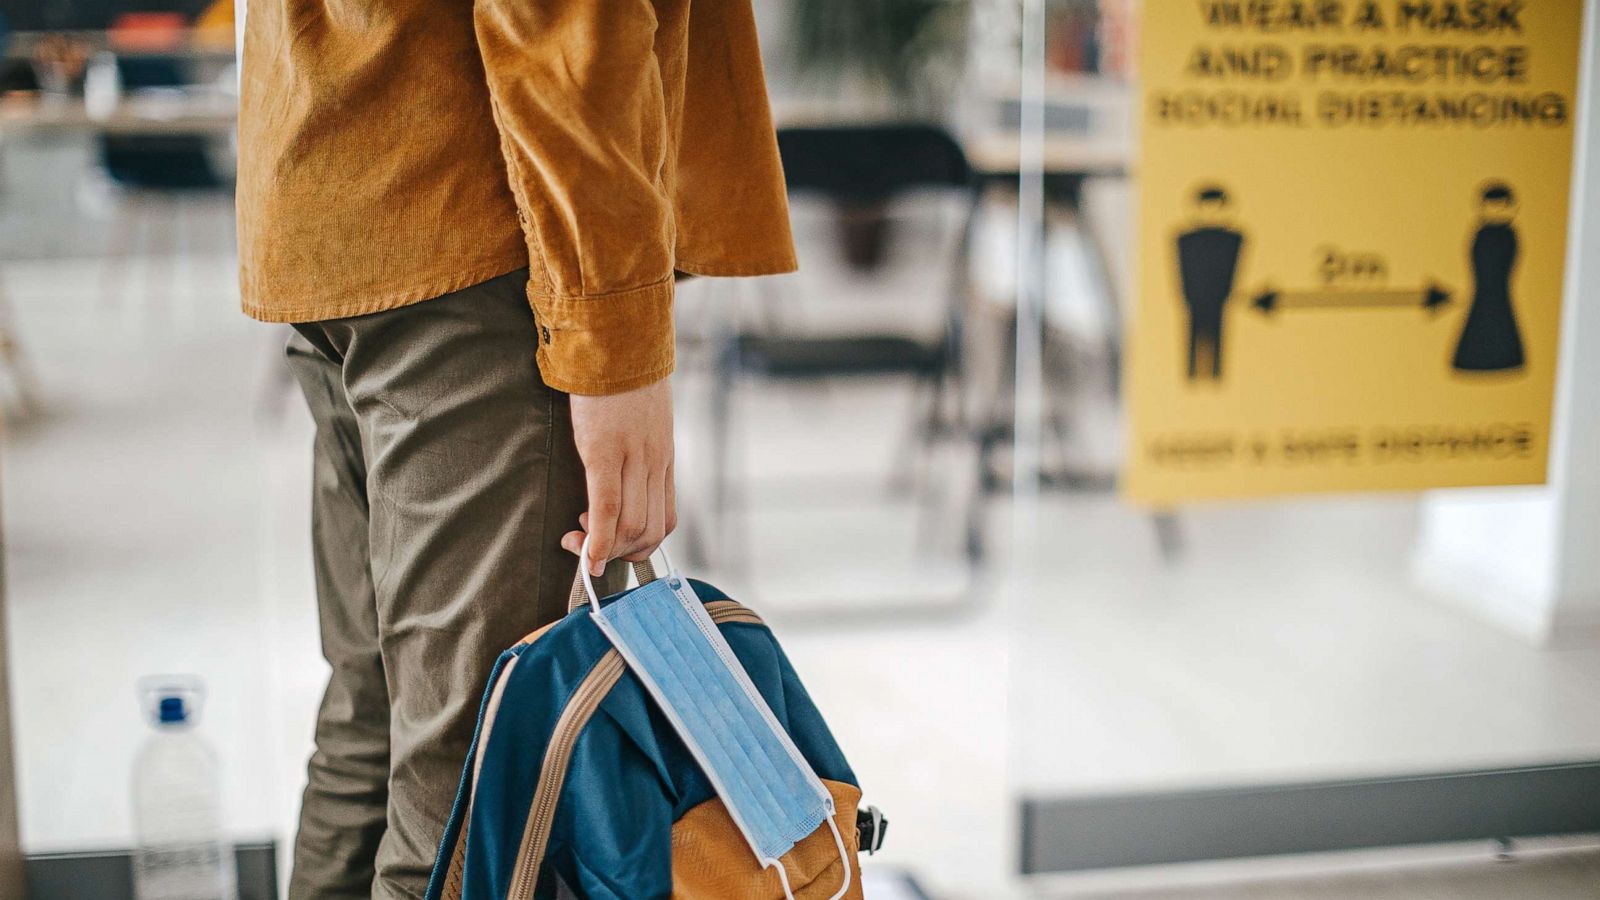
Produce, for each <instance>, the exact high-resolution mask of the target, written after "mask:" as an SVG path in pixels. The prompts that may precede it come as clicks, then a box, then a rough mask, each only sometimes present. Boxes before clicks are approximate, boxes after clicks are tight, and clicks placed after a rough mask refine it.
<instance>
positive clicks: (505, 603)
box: [323, 273, 625, 900]
mask: <svg viewBox="0 0 1600 900" xmlns="http://www.w3.org/2000/svg"><path fill="white" fill-rule="evenodd" d="M525 280H526V273H513V274H511V275H508V276H503V277H501V278H497V279H494V280H492V281H489V282H485V283H484V284H480V285H477V286H474V287H471V288H467V289H466V290H462V291H458V292H456V293H454V294H449V295H446V296H444V297H440V298H436V299H433V300H429V301H426V302H423V303H419V304H416V305H414V306H409V307H404V308H402V309H398V310H393V311H390V312H385V313H378V314H375V315H370V316H361V317H357V318H353V319H342V320H338V321H336V322H331V323H324V326H323V327H324V329H325V331H327V333H328V334H329V336H330V337H331V338H332V339H333V341H334V342H335V343H336V344H338V345H339V347H340V349H341V352H342V354H343V358H344V363H343V375H344V384H345V388H346V390H347V392H348V394H349V398H350V402H351V404H352V407H353V408H354V410H355V415H356V418H357V419H358V421H359V422H360V428H361V437H362V442H363V452H364V456H365V458H366V460H367V463H368V473H367V489H368V501H369V506H370V510H371V523H370V552H371V560H372V574H373V581H374V585H375V591H376V600H377V616H378V634H379V644H380V647H381V652H382V658H383V669H384V673H385V676H386V683H387V686H388V695H389V703H390V716H391V717H390V727H389V748H390V769H389V807H388V818H387V825H388V827H387V830H386V831H385V832H384V835H383V839H382V842H381V844H380V846H379V848H378V854H377V883H376V884H375V885H374V889H373V897H375V898H383V900H391V898H420V897H421V896H422V894H423V891H424V889H425V888H426V885H427V879H428V873H429V870H430V868H431V866H432V863H433V858H434V855H435V853H436V851H437V848H438V843H439V839H440V837H441V836H442V834H443V830H444V823H445V819H446V818H447V816H448V814H449V811H450V805H451V802H452V800H453V799H454V793H455V786H456V782H457V779H458V777H459V775H460V771H461V766H462V762H463V760H464V757H465V755H466V752H467V747H468V744H469V742H470V740H471V736H472V735H471V732H472V727H473V724H474V721H475V718H476V714H477V708H478V701H479V698H480V697H481V695H482V691H483V689H484V684H485V682H486V680H487V678H488V674H489V670H490V668H491V667H492V666H493V664H494V660H495V658H496V657H497V656H498V655H499V653H500V651H501V650H503V649H505V648H506V647H508V646H510V645H511V644H513V643H515V642H516V641H517V640H519V639H520V638H522V637H523V636H524V635H526V634H527V633H528V632H530V631H533V630H534V629H535V628H538V627H539V626H541V625H543V624H545V623H548V622H550V621H553V620H554V619H556V618H558V617H559V616H561V615H563V614H564V613H565V612H566V605H565V600H566V597H567V594H568V591H569V589H570V586H571V584H572V577H573V574H574V572H575V571H576V560H574V559H573V557H572V556H571V555H570V554H568V553H566V552H565V551H564V550H562V549H561V547H560V543H559V542H560V539H561V535H562V534H563V533H565V532H566V531H568V530H570V529H572V528H574V527H576V523H577V517H578V513H579V512H581V511H582V510H583V509H584V507H585V505H586V504H585V498H586V492H585V483H584V477H583V468H582V464H581V462H580V460H579V458H578V453H577V449H576V447H575V445H574V443H573V436H572V424H571V414H570V407H569V405H568V398H567V396H566V395H565V394H562V393H560V392H558V391H554V390H552V389H550V388H549V387H547V386H546V385H545V384H544V382H543V381H542V380H541V379H540V377H539V372H538V369H537V367H536V365H535V362H534V353H535V350H536V348H537V343H536V342H537V337H536V333H535V326H534V321H533V316H532V312H531V311H530V309H529V307H528V302H527V299H526V296H525V294H524V287H523V286H524V284H525ZM611 568H612V570H613V571H608V573H607V574H608V576H609V578H608V586H614V585H615V584H617V579H618V578H619V577H625V576H624V575H623V574H622V570H623V569H625V566H622V565H614V566H612V567H611Z"/></svg>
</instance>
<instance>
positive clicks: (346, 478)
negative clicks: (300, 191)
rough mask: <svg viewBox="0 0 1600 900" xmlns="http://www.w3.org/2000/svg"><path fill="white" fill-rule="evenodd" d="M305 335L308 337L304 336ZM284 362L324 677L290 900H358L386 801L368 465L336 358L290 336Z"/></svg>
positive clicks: (385, 698) (368, 888)
mask: <svg viewBox="0 0 1600 900" xmlns="http://www.w3.org/2000/svg"><path fill="white" fill-rule="evenodd" d="M308 331H309V333H310V334H311V336H312V337H314V338H315V337H317V336H318V335H317V334H316V332H315V329H314V326H313V327H312V328H310V329H308ZM318 343H323V342H321V341H318ZM287 357H288V363H289V368H290V370H291V371H293V373H294V375H295V377H296V379H297V380H298V381H299V382H300V387H301V390H302V391H303V392H304V394H305V398H306V405H307V406H308V407H309V408H310V410H311V416H312V419H313V420H314V421H315V423H316V427H317V433H316V440H315V444H314V453H313V470H312V484H313V488H312V500H311V509H312V519H311V534H312V555H313V562H314V565H315V570H316V584H317V607H318V618H319V624H320V627H321V633H322V654H323V656H324V657H325V658H326V659H327V660H328V664H329V665H330V666H331V667H332V670H333V671H332V674H331V675H330V676H329V679H328V686H327V689H326V690H325V692H324V693H323V697H322V706H321V710H320V712H319V713H318V715H317V731H316V750H315V752H313V754H312V756H311V761H310V764H309V766H308V767H307V781H306V790H305V795H304V797H303V800H302V803H301V807H300V827H299V831H298V833H297V835H296V838H295V845H294V867H293V872H292V874H291V875H290V878H289V898H290V900H357V898H362V900H365V898H369V897H371V896H372V882H373V877H374V868H373V859H374V857H375V855H376V854H377V851H378V842H379V840H380V839H381V838H382V837H383V832H384V827H385V824H384V823H385V816H386V810H387V808H388V793H389V791H388V783H389V692H388V687H387V686H386V684H385V682H384V672H383V662H382V658H381V655H380V653H379V649H378V609H377V602H376V599H375V594H374V591H373V586H372V578H371V574H370V569H369V566H368V558H367V532H368V516H367V466H366V462H365V460H364V458H363V456H362V450H361V434H360V430H359V428H358V427H357V424H356V419H355V413H354V412H353V411H352V410H351V408H350V403H349V401H348V400H347V399H346V397H345V391H344V385H343V382H342V376H341V373H340V366H339V363H338V361H337V359H336V357H331V356H330V355H328V351H325V350H319V349H318V348H317V347H315V346H313V345H312V343H311V342H310V341H308V340H307V338H306V336H305V335H302V334H299V333H296V334H295V335H294V336H293V337H292V338H291V339H290V341H289V346H288V349H287Z"/></svg>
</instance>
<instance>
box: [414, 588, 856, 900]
mask: <svg viewBox="0 0 1600 900" xmlns="http://www.w3.org/2000/svg"><path fill="white" fill-rule="evenodd" d="M634 571H635V574H636V575H637V577H638V581H639V583H640V584H646V583H648V582H650V581H651V580H653V579H654V578H655V575H654V572H653V570H652V569H651V567H650V565H649V564H648V563H643V564H637V565H635V567H634ZM690 584H691V585H692V586H693V588H694V591H695V594H696V595H697V596H698V597H699V598H700V600H701V602H703V603H704V604H705V607H706V611H707V612H708V613H709V614H710V616H711V618H712V620H713V621H714V622H715V623H716V626H717V628H718V629H719V630H720V631H721V632H722V634H723V636H724V637H725V638H726V639H727V641H728V644H729V645H730V646H731V647H732V648H733V651H734V655H735V656H737V657H738V659H739V662H740V663H741V664H742V665H743V666H744V668H745V670H746V671H747V672H748V673H749V675H750V678H751V680H752V681H753V682H754V683H755V685H756V688H757V690H758V691H759V692H760V693H761V695H762V697H763V699H765V700H766V702H767V705H768V706H769V707H771V709H772V711H773V713H774V715H775V716H776V717H777V719H778V722H779V724H780V725H782V726H783V728H784V729H785V730H786V731H787V732H788V733H789V736H790V737H791V738H792V739H793V740H794V743H795V744H796V746H798V747H799V749H800V752H801V754H802V755H803V756H804V757H805V759H806V761H807V762H809V763H810V764H811V767H812V769H814V770H815V771H816V773H817V775H818V777H820V778H821V779H822V780H823V784H824V785H825V786H826V787H827V788H828V790H829V792H830V793H832V795H833V798H834V806H835V808H836V809H837V810H838V812H837V815H836V816H835V822H836V823H837V825H838V827H839V831H840V833H841V834H842V835H843V836H844V838H845V845H846V848H845V849H846V860H841V859H840V855H839V851H838V848H837V846H836V844H835V842H834V839H833V837H832V835H831V833H830V832H829V830H828V829H825V828H824V829H819V830H818V831H817V832H816V833H813V834H812V835H810V836H809V837H807V838H805V839H804V840H802V841H801V842H800V843H799V844H797V845H795V847H794V849H793V850H792V851H790V853H788V854H787V855H785V857H784V859H783V864H784V868H785V870H786V871H787V873H788V876H789V882H790V887H791V888H792V890H793V892H794V896H795V897H796V898H806V900H813V898H815V900H827V898H830V897H833V896H834V895H835V894H836V893H837V892H838V890H839V888H840V887H841V885H843V884H844V880H845V876H846V873H845V871H844V865H843V864H844V863H846V862H847V863H848V865H849V867H850V871H851V872H854V873H859V871H860V869H859V868H858V867H857V865H856V855H857V853H858V851H860V850H865V851H866V852H868V853H870V852H872V851H874V850H876V849H877V848H878V847H879V846H880V844H881V842H882V839H883V834H884V830H885V827H886V825H887V822H886V820H884V819H883V817H882V816H881V815H880V814H879V813H878V812H877V810H876V809H872V808H869V809H868V810H865V811H858V809H857V807H858V804H859V803H860V800H861V789H860V787H859V785H858V784H857V782H856V778H855V775H854V774H853V773H852V772H851V770H850V764H849V763H847V762H846V761H845V758H844V754H843V753H841V752H840V750H839V747H838V745H837V744H836V743H835V742H834V740H833V735H832V734H830V733H829V731H828V726H827V725H826V723H824V722H823V720H822V716H821V714H820V713H818V712H817V708H816V706H815V705H813V704H812V702H811V698H810V697H809V696H808V695H807V694H806V690H805V687H804V686H802V685H801V683H800V679H799V677H798V676H797V675H795V672H794V668H793V667H792V666H791V665H790V664H789V660H788V658H787V657H786V656H784V653H783V649H782V648H781V647H779V646H778V642H777V640H776V639H775V638H774V637H773V636H772V632H771V631H770V630H768V628H767V626H766V625H765V624H764V623H763V622H762V620H761V618H760V617H759V616H757V615H756V614H755V613H754V612H752V611H751V610H749V609H748V608H746V607H744V606H741V605H740V604H738V603H736V602H735V601H733V600H731V599H729V598H728V597H727V595H725V594H723V593H722V592H721V591H719V590H717V589H716V588H714V587H712V586H710V585H708V584H705V583H703V582H698V581H690ZM627 593H628V591H623V592H622V593H619V594H616V595H613V596H612V597H608V598H606V599H605V600H603V601H601V602H602V604H606V603H610V602H613V601H615V600H616V599H618V598H620V597H622V596H625V595H626V594H627ZM587 610H588V604H587V602H586V601H585V595H584V593H583V590H582V588H581V586H579V585H574V590H573V601H572V604H571V607H570V609H569V612H568V614H567V615H566V617H564V618H562V619H561V620H559V621H557V622H555V623H553V624H551V625H547V626H545V627H544V628H541V629H539V630H538V631H535V632H534V633H533V634H530V635H528V636H527V637H526V638H524V639H523V640H522V641H521V642H519V643H518V644H517V645H516V646H514V647H512V648H511V649H509V650H507V651H505V652H504V653H503V654H501V656H500V659H499V661H498V662H496V664H495V667H494V671H493V673H492V674H491V675H490V677H489V685H488V687H487V689H486V690H485V692H484V697H483V704H482V706H481V708H480V711H479V714H478V726H477V731H476V734H475V735H474V738H473V743H472V749H471V751H470V753H469V754H468V758H467V762H466V765H465V768H464V771H463V772H462V776H461V787H460V789H459V790H458V791H457V794H456V801H455V807H454V809H453V810H452V811H451V814H450V821H449V824H448V825H447V826H446V828H445V833H444V839H443V840H442V841H441V843H440V847H439V855H438V858H437V860H436V861H435V863H434V868H433V877H432V879H431V881H430V883H429V885H428V893H427V900H557V898H567V897H584V898H591V900H649V898H669V897H670V898H680V900H702V898H704V900H712V898H716V900H721V898H741V900H743V898H751V900H758V898H772V900H782V898H783V897H784V893H783V887H782V885H781V883H780V882H779V879H778V876H777V874H776V873H775V872H774V871H772V870H769V869H763V868H761V866H760V864H759V863H758V862H757V861H756V858H755V856H754V855H753V854H752V853H751V851H750V846H749V844H748V843H746V841H745V839H744V837H743V835H742V834H741V833H740V832H739V829H738V827H737V826H736V825H735V824H734V821H733V818H732V817H731V816H730V815H729V814H728V811H727V810H726V808H724V807H723V805H722V801H721V800H719V799H718V798H717V796H716V793H715V792H714V791H713V789H712V786H711V783H710V781H709V780H708V779H707V778H706V776H705V774H704V773H703V772H702V771H701V770H700V768H699V766H698V765H696V763H695V761H694V758H693V757H692V756H691V755H690V753H689V750H688V748H687V747H685V746H684V744H683V742H682V741H681V740H680V739H679V738H678V736H677V734H676V732H674V731H673V729H672V726H671V724H670V723H669V722H668V721H667V719H666V717H665V716H664V715H663V714H662V713H661V711H660V710H659V709H658V708H657V707H656V705H655V703H654V702H653V701H652V700H651V698H650V695H649V694H648V693H646V691H645V689H644V687H643V686H642V685H641V684H640V682H639V681H638V679H637V678H635V677H634V675H633V673H631V672H630V671H629V670H628V668H627V666H626V664H625V663H624V662H623V660H622V658H621V656H620V655H619V654H618V653H617V651H616V650H615V649H614V648H613V647H612V645H611V643H610V642H609V641H608V640H607V639H606V637H605V635H604V634H602V633H601V631H600V629H599V627H598V626H596V625H595V623H594V621H593V620H592V619H591V618H590V617H589V615H588V611H587ZM850 882H851V884H850V888H849V890H848V891H847V892H846V893H845V894H844V897H845V898H847V900H851V898H853V900H859V898H860V897H861V886H860V885H861V879H860V877H859V875H857V877H855V878H852V879H850Z"/></svg>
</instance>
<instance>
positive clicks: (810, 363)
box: [711, 124, 979, 555]
mask: <svg viewBox="0 0 1600 900" xmlns="http://www.w3.org/2000/svg"><path fill="white" fill-rule="evenodd" d="M778 149H779V153H780V155H781V157H782V159H783V167H784V178H785V182H786V184H787V187H788V190H789V192H790V195H791V196H802V195H811V196H817V197H821V198H825V199H827V200H829V201H832V202H833V203H834V204H836V205H838V206H840V207H843V208H861V207H870V206H873V205H881V204H884V203H886V202H888V201H891V200H893V199H895V198H897V197H899V196H901V195H903V194H905V193H907V192H910V191H920V190H929V189H943V190H949V191H955V192H959V193H960V194H962V195H963V197H964V198H965V200H966V210H965V214H964V219H963V222H962V225H961V234H960V240H959V245H958V247H957V248H956V252H955V254H954V259H953V260H952V262H951V271H950V277H949V287H948V290H947V291H946V294H945V296H944V297H942V298H940V299H939V302H940V303H942V304H943V308H944V314H943V327H942V331H941V332H940V333H939V334H938V335H937V336H935V337H934V338H932V339H925V338H917V337H913V336H910V335H906V334H895V333H855V334H844V335H839V334H829V335H818V334H803V333H795V332H794V331H793V329H784V328H781V327H775V326H773V325H771V324H769V325H768V326H767V327H766V328H765V329H764V330H763V331H762V332H759V333H748V332H745V331H742V330H739V329H735V330H734V333H732V334H730V335H728V336H727V338H726V340H725V342H724V343H723V345H722V346H721V348H720V350H719V351H717V353H716V355H715V367H716V378H715V386H714V394H713V398H712V408H711V416H712V428H713V434H712V455H713V458H712V464H711V472H712V478H713V479H714V483H713V485H712V497H711V503H712V512H713V516H714V520H715V522H716V525H717V528H718V531H719V533H721V534H722V535H728V534H730V533H731V531H730V529H728V528H727V521H728V513H729V506H730V499H729V498H730V490H729V484H728V474H727V473H728V471H729V467H728V462H729V451H728V444H729V438H730V432H731V429H732V415H733V409H732V397H733V394H734V391H735V389H736V387H737V383H738V381H739V380H740V379H742V378H745V377H761V378H765V379H772V380H780V381H810V380H819V379H825V378H832V379H838V378H859V377H863V376H893V375H902V376H906V377H908V378H909V379H911V381H912V383H913V385H914V387H915V392H916V394H917V395H924V394H925V395H926V396H925V400H924V401H923V403H922V406H921V408H920V410H918V408H917V401H916V398H915V395H914V399H913V422H912V426H911V434H910V437H909V439H908V448H909V450H910V454H909V455H910V456H911V457H912V458H911V459H910V460H908V462H910V463H912V464H913V465H908V466H906V467H905V468H904V469H903V471H906V472H911V471H913V470H914V468H915V466H914V463H915V461H916V458H917V457H918V456H919V455H920V454H921V453H922V452H923V451H926V449H927V448H928V447H929V446H930V445H931V444H932V443H933V442H934V441H935V440H938V439H939V438H941V437H944V436H947V435H951V434H955V433H958V432H960V431H962V430H964V425H963V420H964V413H963V409H962V406H963V402H962V384H963V382H962V339H961V334H962V332H961V326H962V316H963V312H964V308H965V306H966V301H967V294H968V257H969V250H970V245H971V241H972V231H973V221H974V219H975V214H976V211H977V207H978V204H977V200H978V196H979V184H978V181H977V179H975V178H974V177H973V173H972V170H971V168H970V167H969V166H968V164H967V159H966V155H965V154H964V153H963V152H962V150H961V147H960V145H959V144H957V143H956V141H955V139H954V138H953V137H952V136H951V135H950V134H949V132H947V131H945V130H944V129H943V128H940V127H938V126H934V125H924V124H894V125H842V126H828V127H804V128H785V129H780V130H779V132H778ZM770 318H771V317H769V319H770ZM947 401H950V402H947ZM947 406H953V410H947V408H946V407H947ZM969 518H970V517H969ZM975 547H976V545H975V544H973V543H972V542H971V541H969V548H972V549H975ZM969 552H970V550H969ZM735 555H737V554H735Z"/></svg>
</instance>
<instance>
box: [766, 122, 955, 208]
mask: <svg viewBox="0 0 1600 900" xmlns="http://www.w3.org/2000/svg"><path fill="white" fill-rule="evenodd" d="M778 153H779V155H780V156H782V158H783V175H784V181H785V183H786V184H787V185H788V187H789V191H790V192H791V193H800V192H811V193H818V194H824V195H826V196H829V197H833V198H836V199H842V200H884V199H888V198H889V197H892V196H894V195H895V194H898V193H900V192H902V191H907V190H913V189H917V188H925V187H959V188H965V187H969V186H971V185H972V183H973V177H972V169H971V167H970V166H968V165H967V156H966V154H965V153H963V152H962V151H961V145H960V144H958V143H956V140H955V138H954V137H952V136H951V135H950V132H948V131H946V130H945V129H943V128H941V127H939V126H937V125H927V124H893V125H829V126H816V127H799V128H780V129H778Z"/></svg>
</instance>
